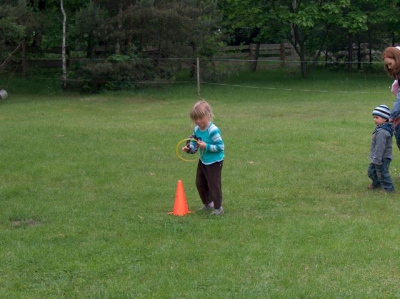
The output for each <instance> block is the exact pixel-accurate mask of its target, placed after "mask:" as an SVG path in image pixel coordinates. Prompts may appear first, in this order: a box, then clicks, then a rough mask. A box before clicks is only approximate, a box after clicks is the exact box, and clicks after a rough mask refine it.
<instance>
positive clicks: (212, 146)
mask: <svg viewBox="0 0 400 299" xmlns="http://www.w3.org/2000/svg"><path fill="white" fill-rule="evenodd" d="M193 134H194V135H196V136H197V137H200V138H201V140H202V141H204V142H205V143H206V144H207V146H206V148H205V149H204V150H203V149H199V152H200V155H201V156H200V160H201V162H203V164H205V165H210V164H212V163H215V162H220V161H222V160H224V156H225V152H224V150H225V145H224V141H223V140H222V137H221V132H220V130H219V128H218V127H217V126H216V125H214V124H213V123H212V122H210V125H209V126H208V128H207V129H205V130H204V131H202V130H200V128H199V126H196V127H195V128H194V130H193Z"/></svg>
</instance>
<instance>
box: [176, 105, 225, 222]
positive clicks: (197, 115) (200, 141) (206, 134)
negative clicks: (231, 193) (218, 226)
mask: <svg viewBox="0 0 400 299" xmlns="http://www.w3.org/2000/svg"><path fill="white" fill-rule="evenodd" d="M213 116H214V115H213V112H212V108H211V106H210V104H209V103H207V102H206V101H198V102H197V103H196V104H194V106H193V107H192V109H191V111H190V118H191V120H192V121H193V123H194V124H195V127H194V130H193V135H192V136H194V138H195V139H196V141H192V142H190V143H189V144H188V145H186V146H185V147H183V148H182V151H184V152H190V151H191V149H193V147H195V146H196V143H197V145H198V147H199V152H200V159H199V163H198V165H197V172H196V187H197V191H198V193H199V195H200V198H201V201H202V202H203V206H202V207H201V208H200V210H212V212H211V215H220V214H223V213H224V209H223V208H222V188H221V173H222V166H223V162H224V156H225V155H224V150H225V146H224V141H223V140H222V137H221V132H220V130H219V128H218V127H217V126H216V125H215V124H214V123H213V122H212V121H213Z"/></svg>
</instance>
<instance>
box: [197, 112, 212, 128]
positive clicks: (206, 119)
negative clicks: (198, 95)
mask: <svg viewBox="0 0 400 299" xmlns="http://www.w3.org/2000/svg"><path fill="white" fill-rule="evenodd" d="M194 123H195V124H196V125H198V126H199V128H200V130H202V131H204V130H205V129H207V127H208V125H209V124H210V118H209V117H208V115H205V116H203V117H202V118H198V119H195V120H194Z"/></svg>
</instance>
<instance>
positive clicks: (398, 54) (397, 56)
mask: <svg viewBox="0 0 400 299" xmlns="http://www.w3.org/2000/svg"><path fill="white" fill-rule="evenodd" d="M385 58H390V59H393V60H394V61H395V67H394V68H393V69H390V68H389V67H388V66H387V65H386V63H385V71H386V73H388V74H389V76H390V77H392V78H394V79H396V80H397V79H399V78H397V77H398V76H399V75H400V49H398V48H396V47H387V48H386V49H385V51H384V52H383V53H382V59H383V60H384V59H385Z"/></svg>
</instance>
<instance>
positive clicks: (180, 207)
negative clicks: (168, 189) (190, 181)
mask: <svg viewBox="0 0 400 299" xmlns="http://www.w3.org/2000/svg"><path fill="white" fill-rule="evenodd" d="M189 213H191V212H190V211H189V208H188V204H187V201H186V195H185V190H184V189H183V183H182V181H181V180H179V181H178V185H177V186H176V193H175V203H174V210H173V211H172V212H169V213H168V214H172V215H175V216H185V215H186V214H189Z"/></svg>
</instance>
